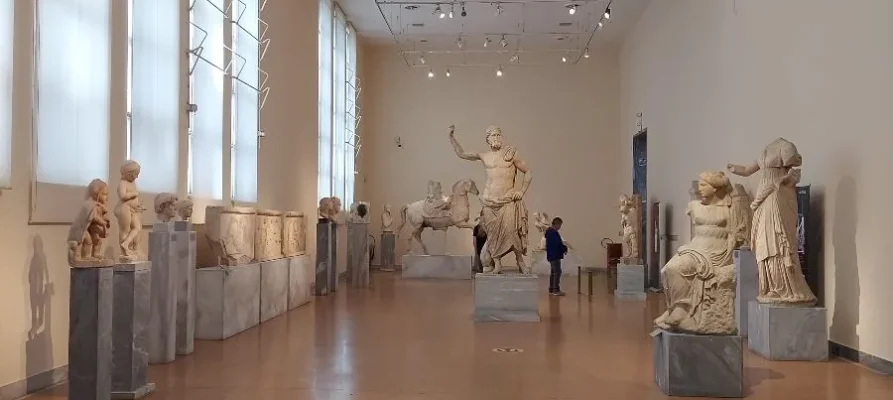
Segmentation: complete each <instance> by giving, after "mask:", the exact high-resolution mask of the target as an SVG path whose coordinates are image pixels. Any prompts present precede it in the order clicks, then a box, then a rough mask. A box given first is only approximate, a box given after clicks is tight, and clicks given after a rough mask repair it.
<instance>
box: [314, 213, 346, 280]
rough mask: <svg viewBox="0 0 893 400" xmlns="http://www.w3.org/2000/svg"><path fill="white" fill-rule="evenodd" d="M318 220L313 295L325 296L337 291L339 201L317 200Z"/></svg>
mask: <svg viewBox="0 0 893 400" xmlns="http://www.w3.org/2000/svg"><path fill="white" fill-rule="evenodd" d="M318 213H319V219H318V222H317V224H316V283H315V284H314V290H313V294H314V295H315V296H325V295H327V294H329V292H334V291H335V290H337V285H338V267H337V264H336V254H337V252H338V251H337V250H338V243H337V239H338V235H337V231H338V229H337V228H338V217H339V214H340V213H341V199H339V198H337V197H325V198H322V199H320V200H319V210H318Z"/></svg>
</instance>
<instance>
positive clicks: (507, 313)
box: [469, 257, 540, 322]
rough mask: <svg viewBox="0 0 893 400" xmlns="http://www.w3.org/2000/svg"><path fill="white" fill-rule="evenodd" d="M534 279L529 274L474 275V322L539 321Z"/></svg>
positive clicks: (536, 287) (535, 280) (537, 295)
mask: <svg viewBox="0 0 893 400" xmlns="http://www.w3.org/2000/svg"><path fill="white" fill-rule="evenodd" d="M469 258H470V257H469ZM470 262H471V260H469V263H470ZM469 266H470V265H469ZM537 281H538V278H537V276H536V275H532V274H531V275H526V274H500V275H493V274H476V275H475V276H474V320H475V322H490V321H500V322H539V321H540V313H539V308H538V307H537V303H538V301H539V290H538V285H537Z"/></svg>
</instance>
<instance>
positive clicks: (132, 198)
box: [115, 160, 146, 262]
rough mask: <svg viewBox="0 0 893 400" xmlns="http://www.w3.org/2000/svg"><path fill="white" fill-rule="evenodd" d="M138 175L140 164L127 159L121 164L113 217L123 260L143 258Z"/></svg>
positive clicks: (141, 206)
mask: <svg viewBox="0 0 893 400" xmlns="http://www.w3.org/2000/svg"><path fill="white" fill-rule="evenodd" d="M139 176H140V164H139V163H137V162H136V161H133V160H128V161H127V162H125V163H124V165H122V166H121V181H120V182H119V183H118V204H117V205H116V206H115V217H116V218H117V219H118V244H119V246H120V248H121V256H120V259H121V261H123V262H130V261H142V260H144V259H145V255H144V254H143V252H142V251H141V250H140V232H142V230H143V219H142V213H143V211H146V209H145V208H143V204H142V201H141V200H140V192H139V191H137V190H136V178H137V177H139Z"/></svg>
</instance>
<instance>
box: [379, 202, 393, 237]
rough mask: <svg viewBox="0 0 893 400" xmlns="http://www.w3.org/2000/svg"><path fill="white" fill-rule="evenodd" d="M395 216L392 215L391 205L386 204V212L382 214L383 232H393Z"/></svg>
mask: <svg viewBox="0 0 893 400" xmlns="http://www.w3.org/2000/svg"><path fill="white" fill-rule="evenodd" d="M393 225H394V216H393V215H391V205H390V204H385V205H384V211H382V212H381V231H382V232H393V231H394V228H393Z"/></svg>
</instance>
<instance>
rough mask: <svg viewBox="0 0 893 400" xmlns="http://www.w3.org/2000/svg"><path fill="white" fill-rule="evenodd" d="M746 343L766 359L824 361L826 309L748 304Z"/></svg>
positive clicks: (826, 330)
mask: <svg viewBox="0 0 893 400" xmlns="http://www.w3.org/2000/svg"><path fill="white" fill-rule="evenodd" d="M748 308H749V309H748V316H747V318H748V327H747V331H748V336H747V346H748V348H750V350H752V351H753V352H755V353H757V354H759V355H761V356H763V357H764V358H767V359H769V360H779V361H826V360H827V359H828V325H827V318H828V317H827V315H828V314H827V310H826V309H825V308H824V307H789V306H776V305H771V304H761V303H759V302H756V301H752V302H750V303H749V304H748Z"/></svg>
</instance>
